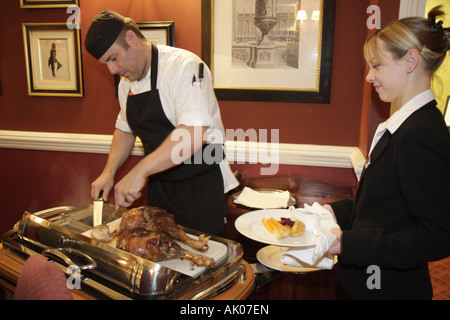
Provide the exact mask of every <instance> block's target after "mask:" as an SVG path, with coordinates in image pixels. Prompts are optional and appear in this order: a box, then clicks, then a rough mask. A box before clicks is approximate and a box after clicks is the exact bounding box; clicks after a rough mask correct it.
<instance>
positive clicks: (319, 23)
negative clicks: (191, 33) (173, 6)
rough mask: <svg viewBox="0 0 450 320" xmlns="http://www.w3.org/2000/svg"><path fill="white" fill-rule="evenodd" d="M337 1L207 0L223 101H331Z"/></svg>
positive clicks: (205, 43) (208, 34) (206, 46)
mask: <svg viewBox="0 0 450 320" xmlns="http://www.w3.org/2000/svg"><path fill="white" fill-rule="evenodd" d="M335 7H336V1H335V0H202V37H203V38H202V58H203V60H205V62H206V63H207V64H208V66H209V67H210V69H211V72H212V74H213V81H214V88H215V91H216V95H217V97H218V99H220V100H247V101H284V102H309V103H329V102H330V91H331V67H332V58H333V39H334V14H335Z"/></svg>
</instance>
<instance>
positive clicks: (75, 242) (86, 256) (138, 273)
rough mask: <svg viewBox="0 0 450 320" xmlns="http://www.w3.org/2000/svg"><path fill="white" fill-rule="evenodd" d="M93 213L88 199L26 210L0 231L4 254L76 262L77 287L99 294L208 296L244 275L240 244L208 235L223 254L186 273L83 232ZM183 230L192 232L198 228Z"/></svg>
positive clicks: (110, 209) (111, 208) (106, 212)
mask: <svg viewBox="0 0 450 320" xmlns="http://www.w3.org/2000/svg"><path fill="white" fill-rule="evenodd" d="M113 211H115V210H114V206H113V205H111V204H107V203H105V208H104V210H103V214H104V217H103V221H104V220H106V219H107V218H108V217H109V215H111V214H112V212H113ZM92 215H93V205H90V206H87V207H83V208H73V207H58V208H52V209H48V210H44V211H40V212H36V213H28V212H25V213H24V214H23V216H22V218H21V220H20V221H19V222H17V223H16V224H15V226H14V227H13V229H12V230H10V231H8V232H6V233H5V234H3V236H2V243H3V248H4V251H5V254H7V255H13V256H20V257H22V258H24V259H26V257H28V256H30V255H32V254H35V253H39V254H42V255H44V256H46V257H47V258H49V260H52V261H54V262H55V263H58V264H59V265H60V266H61V267H62V269H63V270H64V268H66V269H69V267H71V270H73V269H74V267H75V270H76V271H77V272H79V276H80V279H82V281H81V290H83V291H86V292H88V293H89V294H90V295H92V296H94V297H95V298H100V299H151V300H159V299H207V298H211V297H214V296H215V295H217V294H219V293H221V292H223V291H224V290H226V289H227V288H229V287H230V286H232V285H233V284H234V283H235V282H236V281H237V280H238V279H242V278H243V277H245V267H244V266H243V264H242V255H243V249H242V246H241V245H240V244H239V243H237V242H234V241H231V240H228V239H224V238H220V237H216V236H211V240H210V241H214V242H217V243H218V244H220V246H221V247H222V248H223V247H225V249H226V254H225V255H224V256H223V258H221V259H220V260H219V261H216V265H215V267H214V268H210V269H206V268H203V267H198V266H192V268H193V269H192V270H193V272H192V273H185V272H180V271H178V270H177V268H172V267H171V268H169V267H167V266H165V265H164V263H158V262H152V261H149V260H147V259H143V258H140V257H138V256H135V255H133V254H130V253H128V252H125V251H123V250H120V249H117V248H115V247H113V246H111V245H109V244H105V243H101V242H99V241H96V240H94V239H91V238H90V237H88V236H86V231H88V230H90V229H91V228H92ZM184 230H185V232H186V233H188V234H191V235H193V236H198V235H199V234H200V232H198V231H196V230H193V229H190V228H184ZM205 254H206V255H209V254H208V251H207V252H206V253H205ZM180 261H181V260H180ZM68 274H69V273H68Z"/></svg>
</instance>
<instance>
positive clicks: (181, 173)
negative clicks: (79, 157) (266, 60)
mask: <svg viewBox="0 0 450 320" xmlns="http://www.w3.org/2000/svg"><path fill="white" fill-rule="evenodd" d="M85 47H86V50H87V51H88V52H89V53H90V54H91V55H92V56H93V57H94V58H96V59H97V60H98V61H99V62H100V63H101V64H103V65H106V66H107V67H108V69H109V71H110V72H111V73H112V74H117V75H120V76H121V81H120V83H119V89H118V91H119V104H120V112H119V115H118V117H117V120H116V129H115V131H114V135H113V140H112V145H111V150H110V153H109V156H108V160H107V163H106V165H105V168H104V170H103V172H102V173H101V174H100V176H99V177H98V178H97V179H96V180H95V181H94V182H93V183H92V186H91V196H92V197H93V198H97V197H98V196H99V193H100V191H101V190H103V198H104V200H107V197H108V194H109V192H110V191H111V189H112V188H113V186H114V176H115V174H116V172H117V170H118V169H119V168H120V166H121V165H122V164H123V163H124V161H125V160H126V159H127V158H128V156H129V155H130V152H131V150H132V149H133V147H134V144H135V139H136V136H137V137H139V138H140V140H141V141H142V144H143V146H144V151H145V157H144V158H142V160H140V161H139V163H138V164H136V166H134V167H133V168H132V169H131V170H130V171H129V172H128V173H127V174H126V175H125V176H124V177H123V178H122V179H121V180H120V181H119V182H118V183H117V184H116V185H115V187H114V198H115V203H116V205H118V206H123V207H129V206H131V204H132V203H133V202H134V201H135V200H136V199H138V198H139V197H141V191H142V190H143V189H144V187H145V185H146V184H147V196H148V203H149V205H151V206H156V207H160V208H163V209H165V210H167V211H168V212H170V213H172V214H173V215H174V216H175V219H176V221H177V223H178V224H180V225H183V226H187V227H191V228H194V229H196V230H199V231H203V232H207V233H209V234H214V235H219V236H223V235H224V217H225V210H226V202H225V196H224V193H226V192H228V191H229V190H231V189H233V188H235V187H236V186H237V185H238V182H237V180H236V179H235V177H234V175H233V173H232V172H231V169H230V167H229V165H228V163H227V162H226V160H225V158H224V151H223V142H224V137H225V132H224V127H223V124H222V120H221V116H220V110H219V106H218V102H217V99H216V97H215V94H214V90H213V85H212V80H211V73H210V70H209V69H208V68H207V66H206V65H205V64H204V63H203V62H202V61H201V59H200V58H199V57H197V56H196V55H195V54H193V53H191V52H188V51H186V50H183V49H179V48H174V47H169V46H164V45H155V44H153V43H150V42H148V41H147V40H146V39H145V37H144V36H143V35H142V33H141V32H140V31H139V28H138V26H137V25H136V23H135V22H134V21H133V20H132V19H130V18H125V17H123V16H121V15H120V14H118V13H116V12H114V11H111V10H105V11H102V12H100V13H99V14H98V15H97V16H96V17H95V18H94V20H93V21H92V22H91V25H90V26H89V29H88V31H87V34H86V40H85Z"/></svg>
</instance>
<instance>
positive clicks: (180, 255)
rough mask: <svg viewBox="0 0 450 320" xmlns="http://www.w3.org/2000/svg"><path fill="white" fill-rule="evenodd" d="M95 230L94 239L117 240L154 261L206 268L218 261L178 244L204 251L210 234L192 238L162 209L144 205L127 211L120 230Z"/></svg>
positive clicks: (123, 245) (127, 249)
mask: <svg viewBox="0 0 450 320" xmlns="http://www.w3.org/2000/svg"><path fill="white" fill-rule="evenodd" d="M105 226H106V225H105ZM99 227H100V226H99ZM106 227H108V226H106ZM94 229H95V228H94ZM94 229H93V230H92V231H91V235H92V237H93V238H94V239H96V240H98V241H103V242H112V240H114V239H116V240H117V242H116V247H117V248H119V249H122V250H125V251H127V252H130V253H133V254H135V255H137V256H140V257H143V258H146V259H149V260H151V261H163V260H171V259H186V260H189V261H191V263H194V264H196V265H198V266H205V267H213V266H214V263H215V261H214V259H213V258H210V257H207V256H204V255H201V254H196V253H193V252H190V251H188V250H185V249H183V248H182V247H181V246H180V245H179V244H178V243H177V242H181V243H183V244H186V245H187V246H189V247H191V248H192V249H195V250H197V251H200V252H205V251H207V250H208V248H209V247H208V241H209V239H210V237H206V236H205V235H204V234H201V235H199V236H198V238H197V239H194V238H191V237H190V236H189V235H187V234H186V233H185V232H184V230H183V229H182V228H181V226H179V225H178V224H177V223H176V222H175V218H174V216H173V215H172V214H170V213H168V212H167V211H166V210H164V209H161V208H157V207H148V206H142V207H138V208H134V209H131V210H129V211H127V212H125V213H124V215H123V216H122V220H121V222H120V225H119V230H117V231H114V233H113V236H112V237H107V236H105V234H107V233H106V228H98V230H95V231H94ZM100 231H102V232H100ZM108 232H109V227H108Z"/></svg>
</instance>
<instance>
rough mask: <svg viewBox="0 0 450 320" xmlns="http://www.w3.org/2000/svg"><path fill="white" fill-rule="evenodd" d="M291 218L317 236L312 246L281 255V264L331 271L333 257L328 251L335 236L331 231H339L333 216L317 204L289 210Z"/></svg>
mask: <svg viewBox="0 0 450 320" xmlns="http://www.w3.org/2000/svg"><path fill="white" fill-rule="evenodd" d="M289 213H290V215H291V218H292V219H293V220H294V219H296V220H301V221H302V222H303V223H305V227H306V228H305V229H306V230H307V231H308V230H311V232H312V233H313V234H314V235H315V236H317V241H316V244H315V245H314V246H309V247H299V248H292V249H289V250H287V251H285V252H283V253H282V254H281V262H282V263H284V264H286V265H290V266H294V267H314V268H321V269H331V268H333V265H334V256H333V255H330V254H329V253H327V252H328V249H330V247H331V245H332V244H333V242H334V241H335V240H336V236H334V235H333V234H332V233H331V231H330V230H331V229H333V228H337V229H339V225H338V224H337V223H336V221H335V219H334V216H333V215H332V214H331V213H330V212H329V211H328V210H327V209H325V208H324V207H322V206H321V205H320V204H318V203H317V202H315V203H313V205H312V206H310V205H308V204H305V205H304V208H299V209H295V208H294V207H290V208H289Z"/></svg>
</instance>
